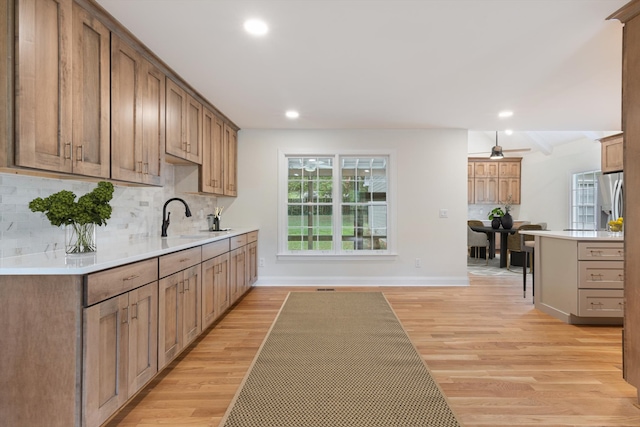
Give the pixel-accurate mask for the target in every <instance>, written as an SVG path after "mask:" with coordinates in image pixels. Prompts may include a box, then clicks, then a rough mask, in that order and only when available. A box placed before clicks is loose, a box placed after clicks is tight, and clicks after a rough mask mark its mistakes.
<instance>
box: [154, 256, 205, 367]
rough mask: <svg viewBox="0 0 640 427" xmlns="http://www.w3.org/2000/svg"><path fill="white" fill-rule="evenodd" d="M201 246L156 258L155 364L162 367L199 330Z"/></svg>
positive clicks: (200, 325)
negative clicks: (157, 271) (157, 265)
mask: <svg viewBox="0 0 640 427" xmlns="http://www.w3.org/2000/svg"><path fill="white" fill-rule="evenodd" d="M201 262H202V253H201V248H200V247H197V248H192V249H186V250H183V251H179V252H175V253H172V254H169V255H163V256H161V257H160V259H159V270H160V282H159V286H158V293H159V296H158V336H159V342H160V345H159V346H158V367H159V368H162V367H164V366H165V365H167V364H168V363H169V362H170V361H171V360H173V359H174V358H175V357H176V356H177V355H178V354H180V352H181V351H182V349H183V348H185V347H186V346H187V345H189V344H190V343H191V342H192V341H193V340H194V339H195V338H196V337H197V336H198V335H199V334H200V331H201V330H202V321H201V318H200V316H201V314H200V313H201V301H202V275H201V265H200V263H201Z"/></svg>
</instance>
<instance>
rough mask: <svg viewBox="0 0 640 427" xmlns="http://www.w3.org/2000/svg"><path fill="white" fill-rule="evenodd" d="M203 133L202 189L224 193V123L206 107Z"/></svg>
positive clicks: (213, 192)
mask: <svg viewBox="0 0 640 427" xmlns="http://www.w3.org/2000/svg"><path fill="white" fill-rule="evenodd" d="M202 133H203V141H202V168H201V170H202V173H201V174H200V190H201V191H202V192H204V193H212V194H220V195H223V194H224V187H223V174H222V172H223V159H224V151H223V149H222V140H223V135H224V123H223V122H222V120H220V119H219V118H218V117H216V116H215V115H214V114H213V113H212V112H211V111H209V110H208V109H207V108H204V114H203V130H202Z"/></svg>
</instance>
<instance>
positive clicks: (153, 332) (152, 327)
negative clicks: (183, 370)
mask: <svg viewBox="0 0 640 427" xmlns="http://www.w3.org/2000/svg"><path fill="white" fill-rule="evenodd" d="M129 317H130V321H129V358H128V360H129V373H128V381H129V385H128V388H129V396H128V397H131V396H133V395H134V394H135V393H136V392H137V391H138V390H140V389H141V388H142V387H144V385H145V384H146V383H148V382H149V380H151V378H153V376H154V375H155V374H156V372H158V282H153V283H150V284H148V285H145V286H142V287H140V288H137V289H134V290H133V291H131V292H129Z"/></svg>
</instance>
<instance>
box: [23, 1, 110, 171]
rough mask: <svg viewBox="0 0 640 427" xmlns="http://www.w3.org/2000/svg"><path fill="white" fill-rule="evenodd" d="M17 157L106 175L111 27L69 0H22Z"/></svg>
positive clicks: (33, 164) (48, 166) (34, 164)
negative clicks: (109, 28)
mask: <svg viewBox="0 0 640 427" xmlns="http://www.w3.org/2000/svg"><path fill="white" fill-rule="evenodd" d="M16 3H17V6H16V10H17V41H16V43H17V45H16V58H17V59H16V74H15V85H16V98H15V116H16V132H15V163H16V165H17V166H24V167H29V168H35V169H41V170H46V171H52V172H68V173H74V174H78V175H88V176H95V177H102V178H108V177H109V165H110V156H109V113H110V109H109V105H110V98H109V84H110V81H109V67H110V61H109V45H110V33H109V30H108V29H107V28H106V27H105V26H104V25H103V24H102V23H100V22H99V21H98V20H97V19H95V18H93V17H92V16H90V15H89V13H87V12H86V11H85V10H84V9H82V8H81V7H80V6H78V5H77V4H75V3H74V2H73V1H72V0H19V1H17V2H16Z"/></svg>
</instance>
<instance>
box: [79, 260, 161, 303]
mask: <svg viewBox="0 0 640 427" xmlns="http://www.w3.org/2000/svg"><path fill="white" fill-rule="evenodd" d="M156 280H158V258H151V259H148V260H146V261H140V262H134V263H133V264H128V265H123V266H122V267H116V268H112V269H110V270H105V271H100V272H98V273H92V274H89V275H87V277H86V280H85V293H84V294H85V306H90V305H93V304H95V303H98V302H100V301H104V300H106V299H108V298H111V297H113V296H116V295H120V294H121V293H124V292H128V291H130V290H132V289H135V288H138V287H140V286H142V285H146V284H147V283H151V282H153V281H156Z"/></svg>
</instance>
